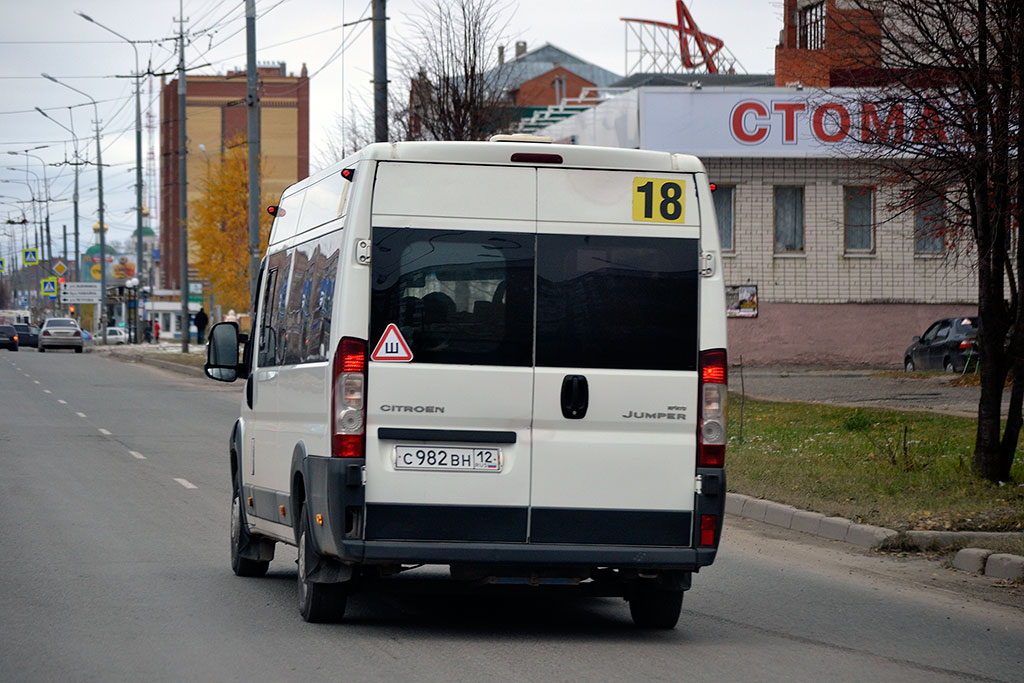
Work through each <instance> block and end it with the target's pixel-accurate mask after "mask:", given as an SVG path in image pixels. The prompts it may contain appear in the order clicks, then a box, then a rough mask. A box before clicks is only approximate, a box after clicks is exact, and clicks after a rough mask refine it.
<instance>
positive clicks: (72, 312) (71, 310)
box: [68, 305, 75, 315]
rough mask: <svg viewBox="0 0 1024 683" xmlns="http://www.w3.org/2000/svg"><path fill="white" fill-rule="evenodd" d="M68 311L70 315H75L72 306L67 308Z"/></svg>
mask: <svg viewBox="0 0 1024 683" xmlns="http://www.w3.org/2000/svg"><path fill="white" fill-rule="evenodd" d="M68 310H69V311H70V312H71V315H74V314H75V307H74V306H73V305H72V306H69V307H68Z"/></svg>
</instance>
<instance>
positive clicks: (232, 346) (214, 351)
mask: <svg viewBox="0 0 1024 683" xmlns="http://www.w3.org/2000/svg"><path fill="white" fill-rule="evenodd" d="M239 341H240V339H239V333H238V323H234V322H227V323H217V324H216V325H214V326H213V329H211V330H210V341H209V342H208V343H207V345H206V363H205V364H204V365H203V371H204V372H205V373H206V376H207V377H209V378H210V379H215V380H217V381H218V382H234V381H235V380H236V379H238V376H239V375H240V374H242V371H244V370H243V368H242V367H241V366H240V365H239V362H238V344H239Z"/></svg>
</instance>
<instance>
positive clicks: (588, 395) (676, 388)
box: [530, 168, 700, 546]
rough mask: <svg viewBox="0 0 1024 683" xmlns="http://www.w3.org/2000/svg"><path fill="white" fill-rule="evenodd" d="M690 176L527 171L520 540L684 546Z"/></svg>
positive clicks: (689, 470) (694, 210)
mask: <svg viewBox="0 0 1024 683" xmlns="http://www.w3.org/2000/svg"><path fill="white" fill-rule="evenodd" d="M694 183H695V176H694V175H693V174H679V173H636V172H626V171H601V170H582V169H554V168H540V169H538V170H537V219H538V227H537V229H538V236H537V324H536V327H537V329H536V370H535V389H534V402H533V434H532V436H533V453H532V455H533V458H532V473H531V481H530V484H531V521H530V541H531V542H533V543H570V544H611V545H638V546H641V545H642V546H650V545H655V546H689V545H692V539H691V530H692V526H693V524H692V521H693V520H692V514H693V507H694V489H695V473H696V424H697V417H698V415H697V410H698V405H697V401H698V376H697V362H698V350H699V343H698V340H699V333H700V329H699V328H700V325H699V316H698V282H699V273H698V270H699V268H698V263H699V254H700V246H699V244H700V214H699V211H698V206H697V194H696V188H695V184H694Z"/></svg>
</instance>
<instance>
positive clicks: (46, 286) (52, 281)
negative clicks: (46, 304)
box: [39, 277, 57, 297]
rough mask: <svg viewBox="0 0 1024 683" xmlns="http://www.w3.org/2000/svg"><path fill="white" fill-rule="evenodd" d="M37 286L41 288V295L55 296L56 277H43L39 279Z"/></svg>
mask: <svg viewBox="0 0 1024 683" xmlns="http://www.w3.org/2000/svg"><path fill="white" fill-rule="evenodd" d="M39 286H40V287H41V288H42V290H43V296H52V297H56V296H57V278H55V277H44V278H43V279H42V280H40V281H39Z"/></svg>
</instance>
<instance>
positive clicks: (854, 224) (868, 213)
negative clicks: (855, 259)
mask: <svg viewBox="0 0 1024 683" xmlns="http://www.w3.org/2000/svg"><path fill="white" fill-rule="evenodd" d="M874 206H875V191H874V188H872V187H857V186H853V187H849V186H848V187H844V188H843V221H844V238H843V249H844V251H845V252H846V253H847V254H872V253H874V251H875V225H874Z"/></svg>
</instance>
